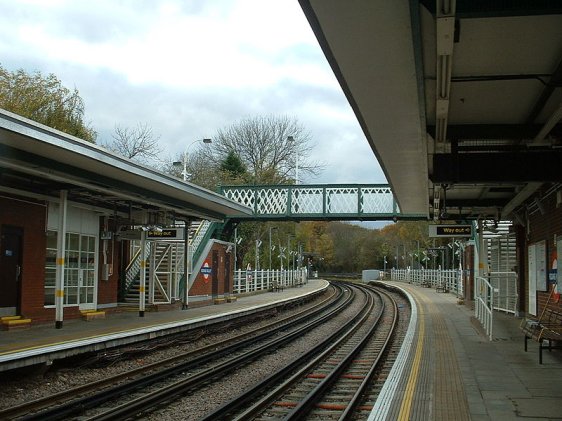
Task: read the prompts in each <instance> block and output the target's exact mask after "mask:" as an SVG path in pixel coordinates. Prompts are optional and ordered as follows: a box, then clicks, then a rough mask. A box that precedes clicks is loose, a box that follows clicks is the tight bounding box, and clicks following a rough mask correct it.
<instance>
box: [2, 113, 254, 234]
mask: <svg viewBox="0 0 562 421" xmlns="http://www.w3.org/2000/svg"><path fill="white" fill-rule="evenodd" d="M62 190H67V191H68V200H69V201H72V202H73V203H75V204H81V205H82V206H84V207H89V208H92V209H94V210H96V209H97V210H99V211H100V212H102V213H106V214H115V215H118V216H119V217H120V218H121V219H124V220H125V221H128V222H129V223H130V224H131V225H135V224H138V225H140V224H142V223H152V224H160V225H162V224H166V223H169V222H171V221H174V220H182V219H183V220H189V219H208V220H215V221H220V220H224V219H225V218H227V217H229V216H234V215H241V214H248V213H250V212H251V210H250V209H249V208H247V207H246V206H243V205H240V204H239V203H236V202H234V201H232V200H229V199H227V198H225V197H224V196H221V195H219V194H217V193H214V192H212V191H209V190H207V189H204V188H202V187H199V186H196V185H194V184H191V183H189V182H185V181H182V180H180V179H178V178H176V177H173V176H170V175H167V174H164V173H162V172H159V171H157V170H155V169H152V168H149V167H147V166H144V165H141V164H138V163H135V162H133V161H131V160H129V159H126V158H124V157H121V156H118V155H116V154H114V153H112V152H109V151H108V150H106V149H104V148H102V147H100V146H97V145H95V144H92V143H90V142H86V141H83V140H81V139H78V138H76V137H73V136H70V135H67V134H65V133H62V132H60V131H57V130H54V129H52V128H49V127H47V126H44V125H42V124H39V123H36V122H34V121H31V120H28V119H26V118H23V117H20V116H18V115H16V114H13V113H10V112H8V111H5V110H1V109H0V194H2V193H4V194H11V195H20V196H23V197H31V198H35V199H39V200H52V201H58V199H59V196H60V191H62ZM143 215H144V216H143ZM147 218H148V219H147Z"/></svg>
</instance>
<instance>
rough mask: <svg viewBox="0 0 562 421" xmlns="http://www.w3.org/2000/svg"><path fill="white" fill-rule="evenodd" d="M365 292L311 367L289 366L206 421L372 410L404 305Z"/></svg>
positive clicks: (348, 415) (323, 416) (338, 415)
mask: <svg viewBox="0 0 562 421" xmlns="http://www.w3.org/2000/svg"><path fill="white" fill-rule="evenodd" d="M361 289H362V291H363V292H364V293H365V294H366V295H367V297H368V302H367V304H366V305H365V306H364V309H363V311H362V312H361V314H360V316H359V317H358V318H357V321H356V323H354V325H353V326H349V327H348V331H347V332H346V333H345V334H344V335H342V336H341V337H340V339H338V340H337V341H335V342H331V341H330V340H327V341H325V342H326V343H324V344H322V345H321V346H323V347H325V349H324V350H323V351H322V352H321V353H320V354H318V355H317V356H316V357H314V358H312V359H310V360H309V361H308V362H307V363H306V364H304V365H302V366H301V367H298V368H297V367H296V366H288V367H285V368H284V369H283V370H280V371H279V372H277V373H275V374H274V375H272V376H271V377H270V378H268V379H265V380H264V381H263V382H262V383H260V384H258V385H256V386H255V387H254V388H252V389H251V390H248V391H247V392H245V393H243V394H241V395H240V396H238V397H236V398H235V399H233V400H231V401H230V402H229V403H227V404H226V405H223V406H222V407H221V408H218V409H217V410H215V411H213V412H212V413H209V414H208V415H207V416H206V417H205V418H204V420H205V421H210V420H218V419H228V420H250V419H252V420H261V419H263V420H271V419H284V420H289V419H295V420H302V419H319V420H329V419H337V420H344V419H352V418H353V417H357V414H358V413H361V412H362V411H369V410H370V408H371V407H372V404H373V403H374V399H376V393H375V394H373V393H372V389H373V384H374V381H373V378H374V376H375V374H377V373H378V372H379V373H380V372H381V371H382V370H383V369H384V368H383V366H384V361H383V358H382V357H383V355H384V352H385V350H387V349H388V347H389V346H390V345H389V344H390V343H391V337H392V335H393V333H394V331H395V329H396V326H397V321H398V306H397V304H396V302H395V300H394V299H393V298H392V297H391V295H390V294H388V293H387V292H385V291H382V290H374V289H371V288H361ZM327 344H328V345H327ZM301 359H304V357H303V358H301ZM264 391H265V392H264ZM256 397H258V398H256ZM363 415H364V414H363ZM359 417H361V415H360V416H359Z"/></svg>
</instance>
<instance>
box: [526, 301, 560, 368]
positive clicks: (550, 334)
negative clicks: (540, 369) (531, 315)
mask: <svg viewBox="0 0 562 421" xmlns="http://www.w3.org/2000/svg"><path fill="white" fill-rule="evenodd" d="M520 328H521V330H522V331H523V334H524V335H525V352H527V341H528V340H529V339H532V340H534V341H536V342H538V343H539V364H542V351H543V349H548V350H549V351H550V350H552V349H562V312H560V310H553V309H552V308H549V307H546V308H545V309H544V310H543V312H542V314H541V315H540V317H539V318H538V319H523V320H522V321H521V325H520ZM545 342H548V344H547V345H545ZM552 342H558V343H559V345H553V344H552Z"/></svg>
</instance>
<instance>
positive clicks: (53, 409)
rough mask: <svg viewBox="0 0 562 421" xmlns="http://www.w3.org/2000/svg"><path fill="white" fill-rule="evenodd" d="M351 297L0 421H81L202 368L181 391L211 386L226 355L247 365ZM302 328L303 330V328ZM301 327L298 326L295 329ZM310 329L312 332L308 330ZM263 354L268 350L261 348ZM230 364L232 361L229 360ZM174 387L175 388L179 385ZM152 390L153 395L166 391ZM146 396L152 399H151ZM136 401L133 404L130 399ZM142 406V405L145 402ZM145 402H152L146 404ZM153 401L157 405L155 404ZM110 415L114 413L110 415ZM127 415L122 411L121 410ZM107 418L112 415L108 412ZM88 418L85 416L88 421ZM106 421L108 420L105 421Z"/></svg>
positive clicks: (339, 294) (338, 295)
mask: <svg viewBox="0 0 562 421" xmlns="http://www.w3.org/2000/svg"><path fill="white" fill-rule="evenodd" d="M348 301H349V297H348V296H346V294H344V292H343V288H340V287H337V288H336V292H335V293H334V295H333V296H331V297H328V298H326V299H325V300H323V301H322V302H320V303H318V304H317V305H315V306H313V307H312V308H310V309H307V310H305V311H302V312H300V313H298V314H296V315H293V316H289V317H286V318H282V319H281V320H276V321H275V322H273V323H270V324H268V325H267V326H264V327H261V328H258V329H255V330H252V331H250V332H247V333H244V334H242V335H238V336H236V337H234V338H231V339H228V340H225V341H222V342H220V343H214V344H211V345H208V346H205V347H203V348H199V349H197V350H195V351H192V352H189V353H186V354H183V355H180V356H177V357H173V358H170V359H167V360H165V361H161V362H158V363H155V364H151V365H149V366H145V367H142V368H139V369H136V370H133V371H131V372H128V373H124V374H120V375H117V376H112V377H110V378H107V379H103V380H100V381H98V382H95V383H91V384H88V385H84V386H81V387H78V388H73V389H70V390H66V391H64V392H61V393H58V394H56V395H52V396H49V397H46V398H43V399H39V400H36V401H33V402H28V403H25V404H23V405H20V406H18V407H13V408H8V409H5V410H2V411H0V419H19V420H60V419H68V418H71V417H76V416H80V419H85V417H84V415H83V414H84V412H85V411H88V410H90V409H92V408H99V407H100V406H101V405H105V404H106V402H108V401H111V400H115V399H116V398H117V399H118V400H119V399H126V398H123V397H126V396H128V397H130V396H131V395H132V393H136V391H138V390H146V389H147V388H148V387H152V386H151V385H154V384H158V382H161V381H165V382H167V383H169V382H170V381H169V379H171V378H172V379H173V378H174V376H176V374H177V373H186V372H191V371H193V370H198V369H200V367H202V366H203V365H204V364H207V365H210V367H208V368H206V369H205V370H204V371H205V373H204V374H198V375H192V376H190V379H188V380H186V381H184V387H195V386H196V385H198V384H201V383H203V382H208V381H210V378H212V375H213V373H215V375H216V373H224V371H225V370H227V368H228V364H227V363H222V365H221V366H220V367H219V366H218V365H216V364H215V365H213V364H212V363H213V362H214V361H216V360H217V359H219V358H224V355H232V354H234V353H238V354H244V355H246V356H247V357H248V358H247V359H248V360H249V357H250V354H249V353H248V352H247V348H248V347H250V346H255V344H256V343H257V342H259V341H262V342H264V341H266V343H269V346H270V347H275V346H278V344H280V343H282V340H279V338H274V339H273V340H270V341H269V342H267V340H268V338H271V337H275V336H276V335H281V336H282V337H288V336H289V334H287V333H284V334H283V332H285V331H287V330H289V329H292V330H291V332H297V333H294V334H298V332H302V331H303V330H305V329H306V326H311V324H310V322H311V320H314V321H316V323H321V322H322V320H326V319H327V318H328V317H329V316H328V315H329V314H332V313H333V312H334V311H336V312H337V311H341V309H342V308H344V307H345V305H346V302H348ZM305 322H306V326H304V327H302V326H301V325H303V323H305ZM299 326H301V327H300V328H299ZM308 328H309V329H310V328H313V325H312V327H308ZM262 348H267V346H265V345H264V346H263V347H262ZM229 359H230V360H234V357H232V358H229ZM244 359H245V358H242V357H239V358H238V360H235V361H236V362H234V363H232V366H231V369H233V368H234V367H236V364H242V363H243V362H242V360H244ZM179 382H180V381H176V382H175V383H179ZM167 387H168V386H166V387H159V386H155V388H157V389H162V388H167ZM149 395H150V393H149ZM133 400H134V399H133ZM142 400H145V399H144V398H143V399H142ZM146 401H147V402H152V400H150V399H148V398H147V399H146ZM156 401H161V399H160V400H158V399H156V398H155V402H156ZM127 405H128V406H131V405H132V404H131V403H129V404H125V405H119V406H121V407H126V406H127ZM112 410H114V409H112ZM122 411H124V412H126V409H122ZM106 412H110V411H109V410H108V411H106ZM116 416H117V415H111V416H110V417H111V419H115V417H116ZM86 418H87V416H86ZM92 419H96V420H99V419H104V418H103V415H100V414H96V415H95V416H93V417H92ZM108 419H109V418H108Z"/></svg>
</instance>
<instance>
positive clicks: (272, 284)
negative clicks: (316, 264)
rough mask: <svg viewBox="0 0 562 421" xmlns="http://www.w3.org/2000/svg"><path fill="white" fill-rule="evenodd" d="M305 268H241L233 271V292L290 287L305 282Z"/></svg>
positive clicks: (241, 292)
mask: <svg viewBox="0 0 562 421" xmlns="http://www.w3.org/2000/svg"><path fill="white" fill-rule="evenodd" d="M306 274H307V271H306V268H301V269H295V270H277V269H271V270H270V269H266V270H264V269H262V270H241V269H238V270H237V271H236V272H235V273H234V287H233V291H234V294H243V293H248V292H255V291H263V290H270V289H273V288H290V287H296V286H302V285H304V284H306V282H307V277H306Z"/></svg>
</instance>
